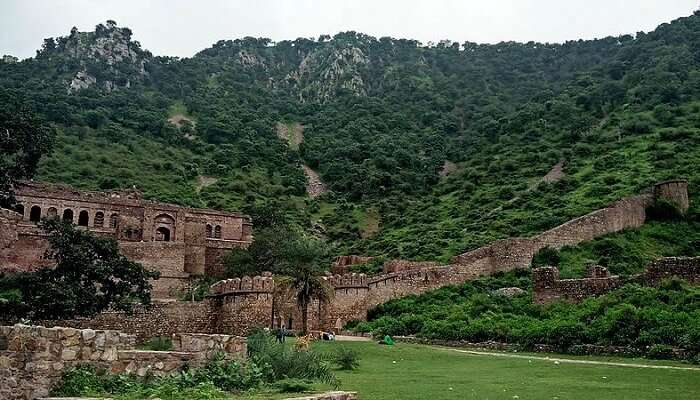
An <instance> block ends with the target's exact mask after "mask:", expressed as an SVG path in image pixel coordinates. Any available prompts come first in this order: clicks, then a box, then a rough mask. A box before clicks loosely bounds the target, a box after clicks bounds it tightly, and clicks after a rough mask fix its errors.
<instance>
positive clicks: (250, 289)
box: [209, 272, 275, 296]
mask: <svg viewBox="0 0 700 400" xmlns="http://www.w3.org/2000/svg"><path fill="white" fill-rule="evenodd" d="M274 289H275V282H274V279H273V278H272V274H271V273H269V272H268V273H264V274H263V275H256V276H244V277H242V278H233V279H224V280H222V281H219V282H216V283H215V284H213V285H211V286H210V287H209V295H210V296H232V295H236V294H247V293H272V292H273V291H274Z"/></svg>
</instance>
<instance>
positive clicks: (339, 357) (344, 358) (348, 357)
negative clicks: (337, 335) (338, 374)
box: [333, 346, 360, 370]
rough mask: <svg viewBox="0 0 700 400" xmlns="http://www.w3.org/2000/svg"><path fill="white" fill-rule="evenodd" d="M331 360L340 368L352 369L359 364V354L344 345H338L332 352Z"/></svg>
mask: <svg viewBox="0 0 700 400" xmlns="http://www.w3.org/2000/svg"><path fill="white" fill-rule="evenodd" d="M333 362H335V363H336V364H337V365H338V367H340V369H341V370H353V369H356V368H358V367H359V366H360V354H359V353H358V352H357V351H355V350H353V349H351V348H349V347H346V346H339V347H338V348H337V349H336V350H335V352H334V353H333Z"/></svg>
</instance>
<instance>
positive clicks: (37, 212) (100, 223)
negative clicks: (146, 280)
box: [0, 182, 253, 298]
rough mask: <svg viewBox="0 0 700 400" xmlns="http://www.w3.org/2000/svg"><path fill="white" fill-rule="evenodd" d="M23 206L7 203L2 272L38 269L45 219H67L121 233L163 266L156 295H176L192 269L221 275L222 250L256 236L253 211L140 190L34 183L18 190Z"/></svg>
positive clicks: (0, 238) (137, 255) (0, 220)
mask: <svg viewBox="0 0 700 400" xmlns="http://www.w3.org/2000/svg"><path fill="white" fill-rule="evenodd" d="M15 196H16V199H17V203H18V206H17V208H16V209H15V211H16V212H12V211H9V210H0V232H1V233H0V266H2V271H5V272H7V271H31V270H33V269H36V268H38V267H41V266H47V265H50V260H46V259H44V253H45V251H46V249H47V247H48V242H47V240H46V235H45V234H44V233H43V232H42V231H41V229H40V228H39V227H38V226H37V224H38V222H39V221H40V220H41V219H42V218H61V219H62V220H64V221H70V222H73V223H75V224H76V225H77V226H79V227H82V228H83V229H87V230H89V231H91V232H94V233H95V234H97V235H101V236H108V237H112V238H114V239H116V240H117V242H118V243H119V247H120V249H121V251H122V252H123V254H124V255H126V256H127V257H128V258H129V259H131V260H133V261H137V262H140V263H142V264H143V265H144V266H146V267H147V268H149V269H152V270H156V271H159V272H160V273H161V277H160V279H158V280H156V281H155V282H154V291H153V296H154V297H157V298H168V297H171V295H172V293H173V291H174V290H177V289H178V288H180V287H182V285H183V282H184V281H186V280H187V279H188V278H190V277H191V276H197V275H209V276H220V275H221V274H222V273H223V268H222V263H221V257H222V256H223V255H224V254H226V253H227V252H228V251H230V250H231V249H234V248H239V247H247V246H248V245H249V244H250V243H251V242H252V240H253V234H252V223H251V220H250V218H249V217H248V216H245V215H242V214H237V213H229V212H223V211H216V210H208V209H198V208H188V207H181V206H177V205H173V204H167V203H160V202H155V201H150V200H146V199H144V198H143V196H142V194H141V193H140V192H138V191H136V190H134V191H128V192H127V191H108V192H92V191H78V190H75V189H72V188H70V187H67V186H59V185H50V184H43V183H41V184H40V183H34V182H26V183H24V184H23V185H21V186H19V187H18V188H17V190H16V193H15Z"/></svg>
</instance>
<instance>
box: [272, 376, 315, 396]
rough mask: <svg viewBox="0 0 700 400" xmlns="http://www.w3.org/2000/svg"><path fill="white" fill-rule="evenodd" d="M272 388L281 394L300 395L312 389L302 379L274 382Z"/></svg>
mask: <svg viewBox="0 0 700 400" xmlns="http://www.w3.org/2000/svg"><path fill="white" fill-rule="evenodd" d="M274 386H275V388H276V389H277V390H279V391H280V392H281V393H301V392H308V391H310V390H311V389H312V387H311V382H310V381H308V380H302V379H282V380H281V381H279V382H276V383H275V385H274Z"/></svg>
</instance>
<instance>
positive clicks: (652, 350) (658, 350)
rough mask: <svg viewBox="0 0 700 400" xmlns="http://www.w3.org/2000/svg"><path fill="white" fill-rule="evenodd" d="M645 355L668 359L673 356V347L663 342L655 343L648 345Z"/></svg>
mask: <svg viewBox="0 0 700 400" xmlns="http://www.w3.org/2000/svg"><path fill="white" fill-rule="evenodd" d="M646 356H647V357H649V358H653V359H658V360H663V359H668V358H671V357H672V356H673V347H671V346H667V345H665V344H655V345H652V346H650V347H649V349H648V350H647V354H646Z"/></svg>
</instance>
